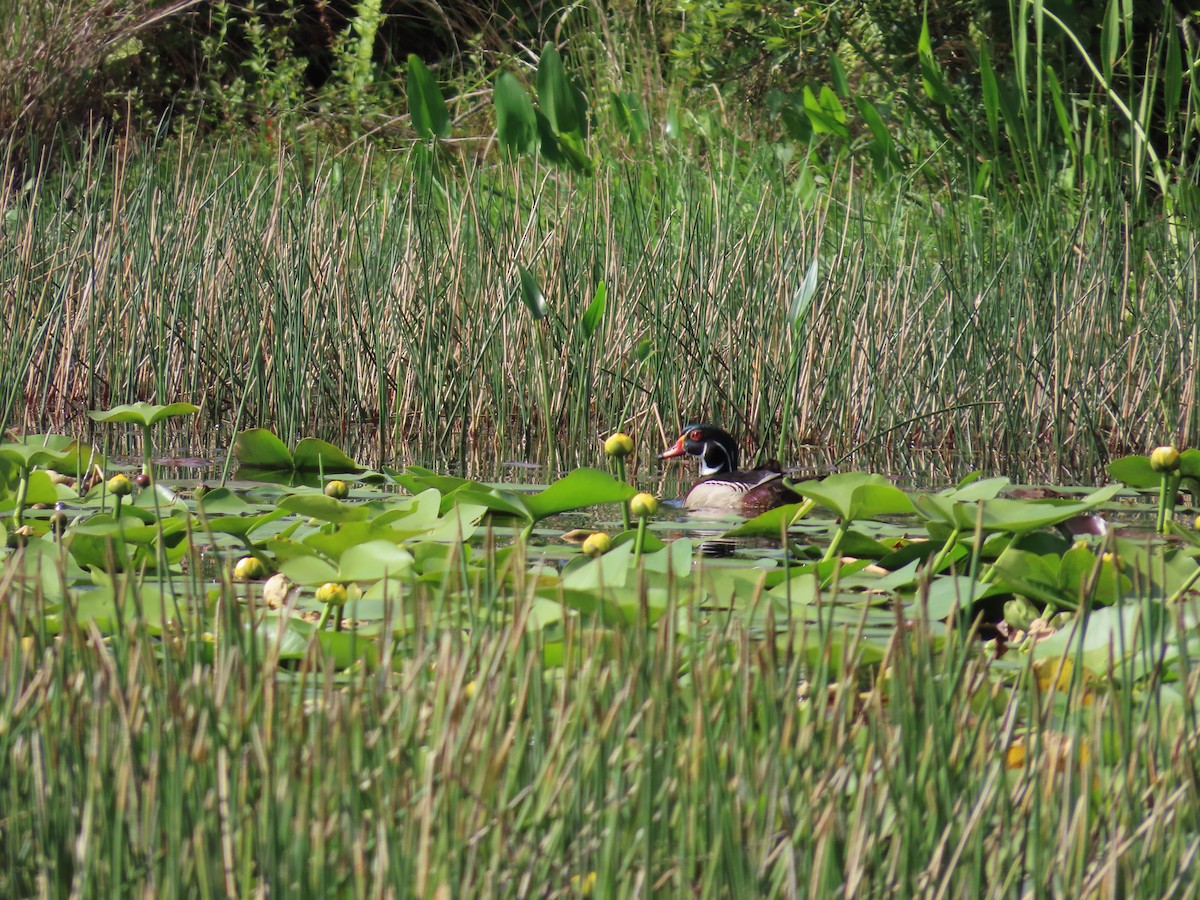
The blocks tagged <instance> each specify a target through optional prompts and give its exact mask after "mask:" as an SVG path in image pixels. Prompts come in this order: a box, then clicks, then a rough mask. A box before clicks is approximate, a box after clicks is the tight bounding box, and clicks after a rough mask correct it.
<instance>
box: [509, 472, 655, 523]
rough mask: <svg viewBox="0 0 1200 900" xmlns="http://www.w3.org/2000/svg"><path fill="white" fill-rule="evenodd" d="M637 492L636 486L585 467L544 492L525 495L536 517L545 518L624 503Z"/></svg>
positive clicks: (530, 512)
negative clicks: (604, 505)
mask: <svg viewBox="0 0 1200 900" xmlns="http://www.w3.org/2000/svg"><path fill="white" fill-rule="evenodd" d="M636 493H637V489H636V488H635V487H634V486H633V485H631V484H628V483H626V482H624V481H618V480H617V479H616V478H614V477H613V476H612V475H610V474H609V473H608V472H603V471H601V470H600V469H592V468H588V467H586V466H585V467H582V468H579V469H575V470H574V471H572V472H571V473H570V474H568V475H565V476H563V477H562V478H560V479H558V480H557V481H555V482H554V483H553V484H551V485H550V486H549V487H547V488H546V489H545V490H544V491H542V492H541V493H538V494H534V495H533V496H532V497H528V498H525V506H526V507H527V508H528V510H529V514H530V515H531V516H533V518H534V519H544V518H546V516H553V515H557V514H558V513H563V512H568V511H569V510H572V509H583V508H584V507H587V506H599V505H600V504H604V503H623V502H624V501H626V500H628V499H629V498H630V497H632V496H633V495H634V494H636Z"/></svg>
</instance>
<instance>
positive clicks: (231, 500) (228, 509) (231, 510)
mask: <svg viewBox="0 0 1200 900" xmlns="http://www.w3.org/2000/svg"><path fill="white" fill-rule="evenodd" d="M256 511H257V508H256V507H254V506H251V505H250V504H249V503H247V502H246V501H245V500H243V499H242V498H241V497H240V496H238V494H236V493H234V492H233V491H231V490H230V489H229V488H225V487H219V488H212V489H211V490H209V491H207V492H206V493H205V494H204V496H202V497H200V498H199V499H198V500H197V501H196V512H198V513H204V514H205V515H213V516H217V515H226V516H240V515H246V514H249V513H252V512H256Z"/></svg>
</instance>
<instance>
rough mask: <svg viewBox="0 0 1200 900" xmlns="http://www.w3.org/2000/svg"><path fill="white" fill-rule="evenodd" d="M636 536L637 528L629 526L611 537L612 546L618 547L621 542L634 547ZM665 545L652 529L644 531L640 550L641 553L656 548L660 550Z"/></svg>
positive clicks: (652, 550) (651, 551) (649, 551)
mask: <svg viewBox="0 0 1200 900" xmlns="http://www.w3.org/2000/svg"><path fill="white" fill-rule="evenodd" d="M637 536H638V530H637V529H636V528H630V529H629V530H628V531H622V532H621V533H620V534H618V535H616V536H615V537H613V539H612V545H613V546H614V547H619V546H620V545H621V544H630V543H632V544H634V545H635V547H636V544H637ZM665 546H667V545H666V544H665V543H663V541H662V539H660V538H659V537H658V536H657V535H656V534H654V532H652V531H646V533H645V534H643V535H642V552H643V553H653V552H654V551H656V550H661V549H662V548H663V547H665Z"/></svg>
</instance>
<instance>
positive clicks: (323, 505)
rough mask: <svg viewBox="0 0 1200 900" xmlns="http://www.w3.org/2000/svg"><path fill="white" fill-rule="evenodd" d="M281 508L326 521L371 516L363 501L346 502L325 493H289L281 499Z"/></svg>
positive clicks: (361, 518) (361, 519) (352, 519)
mask: <svg viewBox="0 0 1200 900" xmlns="http://www.w3.org/2000/svg"><path fill="white" fill-rule="evenodd" d="M278 505H279V508H280V509H286V510H287V511H288V512H294V513H299V514H300V515H302V516H311V517H312V518H314V519H321V520H322V521H325V522H334V523H341V522H361V521H363V520H365V519H367V518H369V517H370V510H368V509H367V508H366V507H365V506H363V505H362V504H361V503H344V502H343V501H341V500H335V499H334V498H333V497H327V496H325V495H324V494H317V493H312V494H288V495H287V496H285V497H281V498H280V499H279V504H278Z"/></svg>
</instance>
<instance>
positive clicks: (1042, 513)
mask: <svg viewBox="0 0 1200 900" xmlns="http://www.w3.org/2000/svg"><path fill="white" fill-rule="evenodd" d="M1121 489H1122V486H1121V485H1120V484H1110V485H1108V486H1107V487H1102V488H1099V489H1098V490H1095V491H1092V492H1091V493H1090V494H1087V495H1086V496H1084V497H1083V498H1082V499H1080V500H1076V501H1071V500H1039V501H1033V502H1030V501H1026V500H1009V499H1005V498H1003V497H1001V498H999V499H996V500H981V501H975V502H958V501H956V500H955V499H953V497H952V496H947V495H943V494H919V495H918V496H917V498H916V511H917V512H918V514H920V515H921V516H922V517H923V518H925V519H926V520H928V521H929V522H933V523H937V524H938V525H941V526H943V527H944V528H951V529H956V530H958V531H961V532H973V531H974V530H975V529H976V527H977V526H978V527H981V528H982V530H983V531H985V532H995V531H1006V532H1009V533H1012V534H1024V533H1026V532H1030V531H1036V530H1038V529H1041V528H1048V527H1051V526H1054V525H1058V524H1059V523H1061V522H1065V521H1067V520H1068V519H1071V518H1074V517H1075V516H1077V515H1080V514H1081V513H1085V512H1090V511H1091V510H1093V509H1095V508H1096V507H1098V506H1100V505H1101V504H1104V503H1107V502H1108V501H1109V500H1111V499H1112V498H1113V497H1115V496H1116V495H1117V494H1118V493H1119V492H1120V491H1121ZM980 504H982V507H983V511H982V515H980V509H979V506H980Z"/></svg>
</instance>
